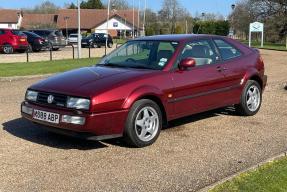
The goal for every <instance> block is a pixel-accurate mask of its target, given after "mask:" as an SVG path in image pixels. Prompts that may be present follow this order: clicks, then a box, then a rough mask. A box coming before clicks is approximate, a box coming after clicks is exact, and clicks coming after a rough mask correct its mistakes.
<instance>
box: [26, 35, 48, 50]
mask: <svg viewBox="0 0 287 192" xmlns="http://www.w3.org/2000/svg"><path fill="white" fill-rule="evenodd" d="M22 32H23V33H24V34H25V35H26V36H27V40H28V42H29V50H30V51H34V52H39V51H41V50H43V49H48V48H49V41H48V40H46V39H44V38H43V37H40V36H39V35H37V34H35V33H32V32H29V31H22Z"/></svg>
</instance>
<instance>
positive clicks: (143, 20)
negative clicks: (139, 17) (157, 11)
mask: <svg viewBox="0 0 287 192" xmlns="http://www.w3.org/2000/svg"><path fill="white" fill-rule="evenodd" d="M144 1H145V2H144V15H143V35H144V36H145V35H146V33H145V20H146V18H145V17H146V15H145V14H146V0H144Z"/></svg>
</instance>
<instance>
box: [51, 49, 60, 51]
mask: <svg viewBox="0 0 287 192" xmlns="http://www.w3.org/2000/svg"><path fill="white" fill-rule="evenodd" d="M59 49H60V48H52V50H53V51H58V50H59Z"/></svg>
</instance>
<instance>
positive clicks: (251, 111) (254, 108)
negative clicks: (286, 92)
mask: <svg viewBox="0 0 287 192" xmlns="http://www.w3.org/2000/svg"><path fill="white" fill-rule="evenodd" d="M261 91H262V89H261V86H260V85H259V83H258V82H257V81H254V80H249V81H247V83H246V85H245V87H244V89H243V92H242V94H241V101H240V103H239V104H238V105H235V109H236V111H237V113H239V114H240V115H244V116H252V115H255V114H256V113H257V112H258V111H259V109H260V107H261V102H262V92H261Z"/></svg>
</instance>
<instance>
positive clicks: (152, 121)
mask: <svg viewBox="0 0 287 192" xmlns="http://www.w3.org/2000/svg"><path fill="white" fill-rule="evenodd" d="M161 128H162V114H161V110H160V108H159V106H158V105H157V104H156V103H155V102H153V101H151V100H148V99H142V100H139V101H137V102H135V104H134V105H133V106H132V108H131V110H130V112H129V115H128V118H127V122H126V126H125V140H126V141H127V142H128V143H129V144H131V145H133V146H135V147H145V146H148V145H151V144H153V143H154V142H155V141H156V140H157V138H158V136H159V134H160V131H161Z"/></svg>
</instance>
